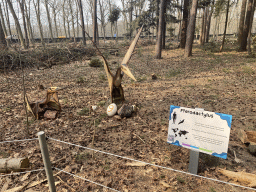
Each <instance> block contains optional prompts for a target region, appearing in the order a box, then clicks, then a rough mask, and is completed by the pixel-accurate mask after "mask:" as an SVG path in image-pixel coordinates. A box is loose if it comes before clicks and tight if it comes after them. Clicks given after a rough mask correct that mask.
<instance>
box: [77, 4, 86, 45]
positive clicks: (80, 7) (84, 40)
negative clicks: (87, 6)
mask: <svg viewBox="0 0 256 192" xmlns="http://www.w3.org/2000/svg"><path fill="white" fill-rule="evenodd" d="M77 2H78V7H79V12H80V21H81V24H80V25H81V28H82V35H83V44H84V45H86V38H85V28H84V14H83V6H82V1H81V0H78V1H77Z"/></svg>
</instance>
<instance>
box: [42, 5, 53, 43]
mask: <svg viewBox="0 0 256 192" xmlns="http://www.w3.org/2000/svg"><path fill="white" fill-rule="evenodd" d="M44 3H45V9H46V14H47V20H48V24H49V30H50V38H51V40H52V41H53V33H52V21H51V17H50V12H49V7H48V0H44Z"/></svg>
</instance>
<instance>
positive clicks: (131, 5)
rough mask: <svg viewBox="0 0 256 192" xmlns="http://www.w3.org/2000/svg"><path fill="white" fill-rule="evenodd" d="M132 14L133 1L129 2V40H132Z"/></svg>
mask: <svg viewBox="0 0 256 192" xmlns="http://www.w3.org/2000/svg"><path fill="white" fill-rule="evenodd" d="M132 13H133V1H132V0H130V40H131V39H132Z"/></svg>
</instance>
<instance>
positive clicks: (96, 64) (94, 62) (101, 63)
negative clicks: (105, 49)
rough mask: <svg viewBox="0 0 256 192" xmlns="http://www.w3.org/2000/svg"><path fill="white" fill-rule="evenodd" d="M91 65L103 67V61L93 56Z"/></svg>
mask: <svg viewBox="0 0 256 192" xmlns="http://www.w3.org/2000/svg"><path fill="white" fill-rule="evenodd" d="M89 66H90V67H103V62H102V61H101V60H100V59H98V58H92V59H91V61H90V63H89Z"/></svg>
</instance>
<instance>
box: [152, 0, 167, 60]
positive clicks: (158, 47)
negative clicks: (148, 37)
mask: <svg viewBox="0 0 256 192" xmlns="http://www.w3.org/2000/svg"><path fill="white" fill-rule="evenodd" d="M165 1H166V0H161V3H160V14H159V27H158V34H157V42H156V49H155V50H156V59H161V56H162V37H163V29H164V14H165V13H164V5H165Z"/></svg>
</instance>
